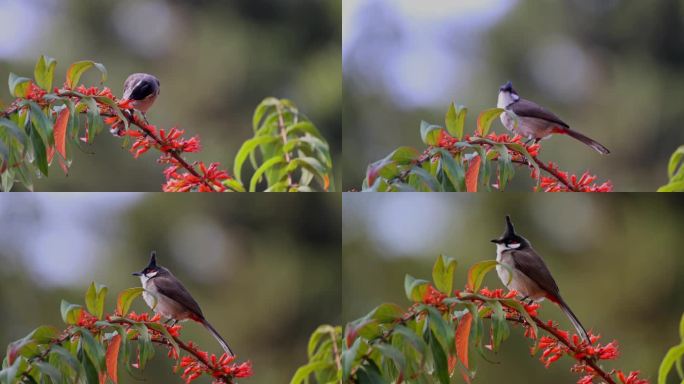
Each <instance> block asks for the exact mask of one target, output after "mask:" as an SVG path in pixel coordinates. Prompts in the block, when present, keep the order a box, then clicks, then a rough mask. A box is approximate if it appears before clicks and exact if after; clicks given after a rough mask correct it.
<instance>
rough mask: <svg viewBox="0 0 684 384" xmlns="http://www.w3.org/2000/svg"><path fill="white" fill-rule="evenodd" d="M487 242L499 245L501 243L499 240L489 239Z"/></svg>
mask: <svg viewBox="0 0 684 384" xmlns="http://www.w3.org/2000/svg"><path fill="white" fill-rule="evenodd" d="M489 241H491V242H492V243H494V244H499V243H500V242H501V240H499V239H491V240H489Z"/></svg>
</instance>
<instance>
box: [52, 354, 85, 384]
mask: <svg viewBox="0 0 684 384" xmlns="http://www.w3.org/2000/svg"><path fill="white" fill-rule="evenodd" d="M50 354H52V355H56V356H59V357H60V359H61V360H62V361H64V362H66V364H67V365H68V366H69V367H70V368H71V369H72V370H73V371H74V373H75V374H76V377H73V380H74V382H75V383H78V379H79V378H80V377H81V374H82V373H83V367H81V364H79V362H78V360H76V357H74V355H72V354H71V353H70V352H69V351H67V350H66V349H65V348H62V347H61V346H59V345H57V344H54V345H52V347H50Z"/></svg>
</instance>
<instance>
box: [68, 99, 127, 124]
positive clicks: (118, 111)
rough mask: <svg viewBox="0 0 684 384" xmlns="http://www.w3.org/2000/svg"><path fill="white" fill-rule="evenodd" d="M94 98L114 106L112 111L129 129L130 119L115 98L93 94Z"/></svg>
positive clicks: (111, 106)
mask: <svg viewBox="0 0 684 384" xmlns="http://www.w3.org/2000/svg"><path fill="white" fill-rule="evenodd" d="M93 98H94V99H95V101H97V102H99V103H102V104H105V105H108V106H109V107H110V108H112V111H114V113H116V116H117V117H118V118H119V120H121V121H122V122H123V124H124V128H125V129H128V127H129V123H128V119H127V118H126V116H124V114H123V112H121V108H119V105H118V104H117V103H116V102H115V101H114V100H112V99H110V98H109V97H107V96H93ZM72 112H73V111H72Z"/></svg>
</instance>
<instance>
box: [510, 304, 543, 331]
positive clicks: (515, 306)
mask: <svg viewBox="0 0 684 384" xmlns="http://www.w3.org/2000/svg"><path fill="white" fill-rule="evenodd" d="M501 303H503V304H505V305H507V306H509V307H511V308H513V309H515V310H516V311H518V312H519V313H520V314H521V315H522V316H523V318H525V321H527V324H529V325H530V326H531V327H532V330H533V331H534V334H535V335H538V334H539V329H538V328H537V323H535V322H534V320H532V317H531V316H530V314H529V313H527V311H526V310H525V307H524V306H523V305H522V304H520V302H519V301H517V300H514V299H504V300H501Z"/></svg>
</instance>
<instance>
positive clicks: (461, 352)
mask: <svg viewBox="0 0 684 384" xmlns="http://www.w3.org/2000/svg"><path fill="white" fill-rule="evenodd" d="M472 324H473V316H472V315H471V314H470V312H468V313H466V314H465V315H463V317H461V320H460V321H459V322H458V326H457V327H456V337H455V339H454V343H455V345H456V356H458V359H459V360H461V363H462V364H463V366H464V367H466V369H467V368H468V339H469V338H470V326H471V325H472ZM463 380H465V382H466V383H470V377H469V376H468V375H467V374H466V373H465V372H463Z"/></svg>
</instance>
